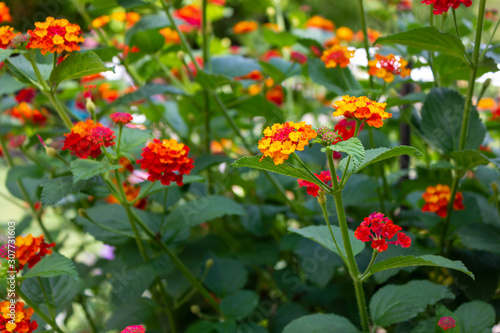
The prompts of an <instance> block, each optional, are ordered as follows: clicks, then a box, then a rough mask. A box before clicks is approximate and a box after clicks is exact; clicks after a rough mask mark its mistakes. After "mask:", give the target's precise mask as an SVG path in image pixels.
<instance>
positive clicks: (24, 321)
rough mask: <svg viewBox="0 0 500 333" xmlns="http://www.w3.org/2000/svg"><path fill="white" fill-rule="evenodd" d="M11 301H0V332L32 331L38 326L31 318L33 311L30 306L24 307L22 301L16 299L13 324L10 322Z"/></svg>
mask: <svg viewBox="0 0 500 333" xmlns="http://www.w3.org/2000/svg"><path fill="white" fill-rule="evenodd" d="M11 304H13V303H11V302H9V301H3V302H1V303H0V313H1V315H0V332H6V333H32V332H33V331H34V330H36V329H37V328H38V324H37V322H36V321H32V320H31V316H32V315H33V313H34V312H35V311H34V310H33V309H32V308H26V309H25V308H24V303H23V302H21V301H17V302H16V303H15V310H14V312H15V314H14V316H15V320H14V321H15V324H12V323H11V312H10V311H11V309H10V306H11Z"/></svg>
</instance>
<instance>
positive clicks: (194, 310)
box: [191, 305, 201, 315]
mask: <svg viewBox="0 0 500 333" xmlns="http://www.w3.org/2000/svg"><path fill="white" fill-rule="evenodd" d="M191 312H192V313H194V314H195V315H200V314H201V311H200V307H199V306H198V305H191Z"/></svg>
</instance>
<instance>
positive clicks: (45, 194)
mask: <svg viewBox="0 0 500 333" xmlns="http://www.w3.org/2000/svg"><path fill="white" fill-rule="evenodd" d="M99 185H102V180H101V179H100V178H98V177H92V178H90V179H87V180H82V181H79V182H78V183H76V184H73V177H72V176H65V177H58V178H53V179H47V180H44V181H42V182H41V183H40V186H41V187H42V196H41V201H42V203H43V204H44V205H54V204H56V203H58V202H59V201H61V199H63V198H64V197H66V196H67V195H69V194H71V193H74V192H80V191H84V190H87V189H89V188H91V187H94V186H99Z"/></svg>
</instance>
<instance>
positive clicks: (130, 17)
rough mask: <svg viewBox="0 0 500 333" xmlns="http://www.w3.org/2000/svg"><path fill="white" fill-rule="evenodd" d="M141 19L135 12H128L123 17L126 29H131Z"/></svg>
mask: <svg viewBox="0 0 500 333" xmlns="http://www.w3.org/2000/svg"><path fill="white" fill-rule="evenodd" d="M140 19H141V14H139V13H136V12H128V13H127V16H126V17H125V21H126V22H127V24H126V26H127V28H131V27H133V26H134V25H135V24H136V23H137V22H139V20H140Z"/></svg>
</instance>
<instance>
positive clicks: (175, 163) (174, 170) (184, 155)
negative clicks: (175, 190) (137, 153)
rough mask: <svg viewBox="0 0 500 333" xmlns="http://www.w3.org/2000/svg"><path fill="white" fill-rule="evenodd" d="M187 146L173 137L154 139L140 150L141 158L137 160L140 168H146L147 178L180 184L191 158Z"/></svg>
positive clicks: (191, 161) (164, 182)
mask: <svg viewBox="0 0 500 333" xmlns="http://www.w3.org/2000/svg"><path fill="white" fill-rule="evenodd" d="M188 153H189V147H188V146H186V145H185V144H183V143H179V142H177V141H176V140H175V139H170V140H161V141H160V140H158V139H154V140H153V142H150V143H149V144H148V145H147V146H146V147H145V148H144V149H143V150H142V154H141V156H142V159H140V160H137V163H139V164H140V165H141V169H144V170H148V173H149V177H148V180H150V181H152V182H154V181H156V180H159V181H161V183H162V184H163V185H169V184H170V182H176V183H177V185H179V186H182V185H183V183H182V177H183V175H189V173H190V172H191V169H193V168H194V166H193V159H191V158H189V157H188Z"/></svg>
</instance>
